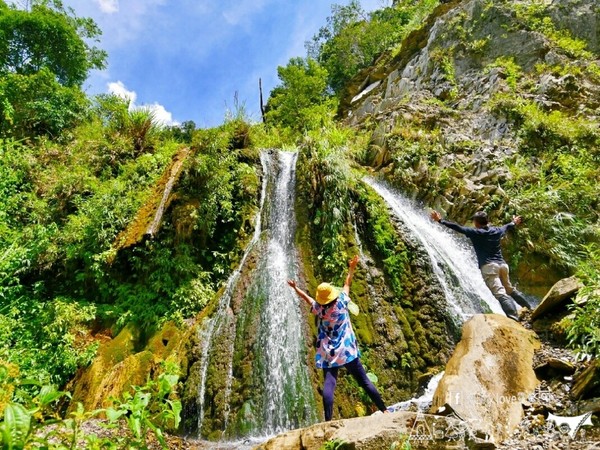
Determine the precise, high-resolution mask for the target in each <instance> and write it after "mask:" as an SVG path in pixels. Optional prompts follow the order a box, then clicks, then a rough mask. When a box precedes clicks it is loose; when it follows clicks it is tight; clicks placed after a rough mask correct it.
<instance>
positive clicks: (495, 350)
mask: <svg viewBox="0 0 600 450" xmlns="http://www.w3.org/2000/svg"><path fill="white" fill-rule="evenodd" d="M539 345H540V344H539V341H538V340H537V336H536V335H535V333H533V332H532V331H529V330H526V329H525V328H523V327H522V326H521V325H519V324H518V323H517V322H515V321H513V320H511V319H508V318H506V317H504V316H501V315H497V314H487V315H483V314H479V315H475V316H473V317H472V318H471V319H470V320H469V321H468V322H466V323H465V325H464V326H463V333H462V339H461V340H460V342H459V343H458V345H457V346H456V349H455V350H454V354H453V355H452V357H451V358H450V361H448V364H447V365H446V372H445V374H444V377H443V378H442V379H441V380H440V384H439V385H438V388H437V390H436V392H435V394H434V398H433V404H432V411H443V410H444V409H445V410H454V412H455V413H456V414H457V415H458V417H460V418H462V419H464V420H465V421H466V422H467V423H469V424H470V426H471V427H472V428H473V429H475V430H478V431H481V432H482V433H485V434H487V435H489V436H491V438H492V439H493V440H494V441H495V442H501V441H503V440H504V439H506V438H507V437H508V436H509V435H510V433H511V432H512V431H513V430H514V428H515V427H516V426H517V425H518V424H519V422H520V421H521V418H522V417H523V409H522V401H523V400H524V399H526V398H527V397H529V396H530V395H531V394H532V393H533V391H534V390H535V388H536V387H537V385H538V380H537V378H536V376H535V372H534V371H533V367H532V363H533V354H534V351H535V350H536V349H537V348H539ZM448 406H449V407H450V408H448ZM444 407H445V408H444Z"/></svg>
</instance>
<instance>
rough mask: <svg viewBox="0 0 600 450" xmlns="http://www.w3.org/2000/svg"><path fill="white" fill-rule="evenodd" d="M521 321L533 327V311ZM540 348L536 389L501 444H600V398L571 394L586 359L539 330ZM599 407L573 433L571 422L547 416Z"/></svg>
mask: <svg viewBox="0 0 600 450" xmlns="http://www.w3.org/2000/svg"><path fill="white" fill-rule="evenodd" d="M521 319H522V323H523V325H524V326H525V328H532V323H531V320H530V319H531V314H530V312H529V311H524V314H522V317H521ZM540 340H541V343H542V346H541V348H540V349H539V350H538V351H537V352H536V353H535V355H534V361H533V365H534V369H535V371H536V375H537V376H538V377H539V378H541V380H542V381H541V383H540V386H539V387H538V389H537V390H536V392H535V393H534V394H533V395H532V396H531V397H530V398H528V399H527V401H526V402H525V403H524V405H523V408H524V412H525V416H524V417H523V420H521V422H520V424H519V426H518V428H517V429H516V430H515V431H514V433H513V435H512V436H511V437H510V438H509V439H507V440H506V441H504V442H503V443H502V444H501V445H499V446H498V448H499V449H506V450H508V449H511V450H520V449H522V450H546V449H548V450H550V449H570V450H591V449H597V448H600V419H599V418H598V411H599V410H600V399H590V400H582V401H576V400H574V399H573V397H572V395H571V391H572V388H573V382H574V374H575V373H579V372H580V371H581V370H582V369H583V368H584V367H586V364H587V363H586V362H582V361H581V360H580V359H578V357H577V355H576V354H575V353H574V352H573V351H572V350H569V349H567V348H565V347H564V345H562V344H561V343H558V342H556V340H555V339H552V337H551V336H549V335H545V334H540ZM594 410H595V411H596V413H595V415H593V416H592V417H590V419H591V422H592V423H593V424H594V425H593V426H582V427H581V428H579V429H578V431H577V432H576V433H573V431H574V430H572V428H571V425H569V426H567V424H566V423H562V424H559V425H556V424H555V423H553V422H551V421H549V420H548V414H553V415H555V416H559V417H576V416H581V415H582V414H585V413H586V412H590V411H594Z"/></svg>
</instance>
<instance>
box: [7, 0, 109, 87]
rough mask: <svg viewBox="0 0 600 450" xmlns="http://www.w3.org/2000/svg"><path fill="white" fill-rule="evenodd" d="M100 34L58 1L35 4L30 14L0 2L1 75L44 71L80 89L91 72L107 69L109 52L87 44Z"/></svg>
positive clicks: (37, 0)
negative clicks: (106, 63)
mask: <svg viewBox="0 0 600 450" xmlns="http://www.w3.org/2000/svg"><path fill="white" fill-rule="evenodd" d="M100 35H101V31H100V29H99V28H98V26H97V25H96V23H95V22H94V21H93V20H92V19H90V18H81V17H77V16H76V15H75V13H74V11H73V9H72V8H65V7H64V6H63V4H62V2H61V1H59V0H53V1H50V0H33V1H32V3H31V7H30V9H29V10H24V9H19V8H17V7H16V6H14V5H11V6H7V4H6V3H5V2H4V1H3V0H0V74H9V73H16V74H21V75H32V74H34V73H37V72H39V71H40V70H41V69H42V68H47V69H48V70H50V71H51V72H52V73H54V74H55V76H56V79H57V81H58V82H59V83H60V84H62V85H64V86H80V85H81V84H82V83H83V82H84V81H85V79H86V78H87V76H88V73H89V71H90V70H91V69H102V68H104V66H105V61H106V52H104V51H102V50H100V49H98V48H97V47H95V46H92V45H90V44H88V41H89V40H92V41H94V40H96V41H97V39H98V37H99V36H100Z"/></svg>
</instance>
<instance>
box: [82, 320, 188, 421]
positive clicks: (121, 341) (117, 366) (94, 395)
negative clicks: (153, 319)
mask: <svg viewBox="0 0 600 450" xmlns="http://www.w3.org/2000/svg"><path fill="white" fill-rule="evenodd" d="M184 336H185V335H184V332H183V331H182V330H181V329H179V328H178V327H177V326H176V325H175V324H174V323H172V322H168V323H166V324H165V325H164V326H163V327H162V328H161V329H160V330H159V331H158V332H157V333H156V334H155V335H154V336H152V337H151V338H150V340H149V341H148V344H147V345H146V346H145V347H144V348H143V350H142V351H140V352H136V350H135V349H136V347H137V346H138V345H140V332H139V330H138V329H137V328H136V327H135V325H133V324H129V325H127V326H126V327H125V328H124V329H123V330H122V331H121V332H120V333H119V334H118V335H117V336H116V337H115V338H114V339H112V340H110V341H107V342H105V343H103V344H101V345H100V347H99V349H98V353H97V356H96V358H94V360H93V361H92V363H91V364H90V365H89V366H88V367H87V368H85V369H83V370H81V371H80V372H79V373H78V375H77V376H76V377H75V379H74V380H73V382H72V386H73V399H72V400H71V405H70V408H74V407H75V406H76V405H77V403H82V404H83V406H84V407H85V408H86V409H87V410H92V409H96V408H99V407H102V406H107V404H108V403H107V402H108V399H109V397H120V396H121V395H122V394H123V393H124V392H126V391H128V390H130V389H131V387H132V386H139V385H143V384H145V383H146V381H147V380H148V379H150V378H152V376H153V375H154V373H155V372H156V370H157V368H158V366H159V365H160V363H161V362H162V361H167V360H168V361H171V362H174V363H175V364H177V366H179V367H180V368H182V372H185V371H186V369H187V361H188V355H187V353H188V350H187V348H186V346H185V345H184V344H185V342H186V339H185V338H184Z"/></svg>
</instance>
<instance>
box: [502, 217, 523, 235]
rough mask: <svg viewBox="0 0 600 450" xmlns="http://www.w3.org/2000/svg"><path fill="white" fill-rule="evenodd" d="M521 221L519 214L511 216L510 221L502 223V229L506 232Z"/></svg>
mask: <svg viewBox="0 0 600 450" xmlns="http://www.w3.org/2000/svg"><path fill="white" fill-rule="evenodd" d="M522 222H523V218H522V217H521V216H513V219H512V222H508V223H507V224H506V225H502V231H503V232H505V233H506V232H507V231H508V230H510V229H511V228H514V227H515V226H517V225H521V223H522Z"/></svg>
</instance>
